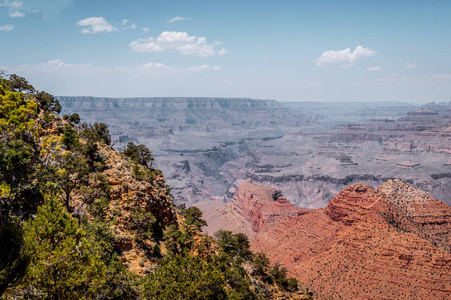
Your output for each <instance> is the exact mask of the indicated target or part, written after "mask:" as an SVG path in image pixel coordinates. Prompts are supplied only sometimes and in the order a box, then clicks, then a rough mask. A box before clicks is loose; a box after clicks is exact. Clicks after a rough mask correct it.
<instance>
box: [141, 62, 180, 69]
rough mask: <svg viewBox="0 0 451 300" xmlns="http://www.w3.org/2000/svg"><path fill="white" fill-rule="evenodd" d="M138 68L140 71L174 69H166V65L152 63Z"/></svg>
mask: <svg viewBox="0 0 451 300" xmlns="http://www.w3.org/2000/svg"><path fill="white" fill-rule="evenodd" d="M139 68H141V69H153V70H172V69H174V68H172V67H168V66H166V65H164V64H162V63H153V62H150V63H148V64H145V65H142V66H140V67H139Z"/></svg>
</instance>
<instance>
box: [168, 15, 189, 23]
mask: <svg viewBox="0 0 451 300" xmlns="http://www.w3.org/2000/svg"><path fill="white" fill-rule="evenodd" d="M186 20H188V18H186V17H179V16H177V17H173V18H172V19H170V20H168V23H174V22H178V21H186Z"/></svg>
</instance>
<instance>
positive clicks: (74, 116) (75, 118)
mask: <svg viewBox="0 0 451 300" xmlns="http://www.w3.org/2000/svg"><path fill="white" fill-rule="evenodd" d="M63 120H66V121H68V122H70V123H74V124H80V121H81V120H80V115H79V114H77V113H73V114H71V115H70V116H69V115H64V116H63Z"/></svg>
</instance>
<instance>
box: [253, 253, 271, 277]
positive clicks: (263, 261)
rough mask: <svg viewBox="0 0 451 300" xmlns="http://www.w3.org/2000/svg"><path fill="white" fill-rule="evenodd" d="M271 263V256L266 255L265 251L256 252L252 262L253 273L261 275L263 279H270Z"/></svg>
mask: <svg viewBox="0 0 451 300" xmlns="http://www.w3.org/2000/svg"><path fill="white" fill-rule="evenodd" d="M269 263H270V261H269V258H267V257H266V254H265V253H261V252H259V253H257V254H255V257H254V260H253V262H252V273H253V275H257V276H259V277H260V278H261V279H262V280H263V281H268V279H269Z"/></svg>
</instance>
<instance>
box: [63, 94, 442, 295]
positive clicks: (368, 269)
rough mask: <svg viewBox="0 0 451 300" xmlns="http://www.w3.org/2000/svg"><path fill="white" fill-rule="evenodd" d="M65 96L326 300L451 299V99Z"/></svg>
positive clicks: (72, 108) (215, 225) (220, 223)
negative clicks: (145, 150) (143, 149)
mask: <svg viewBox="0 0 451 300" xmlns="http://www.w3.org/2000/svg"><path fill="white" fill-rule="evenodd" d="M59 99H60V101H61V103H62V105H63V107H64V111H63V113H65V114H71V113H75V112H77V113H79V114H80V116H81V118H82V120H84V121H88V122H91V123H93V122H105V123H107V124H108V125H109V128H110V131H111V134H112V137H113V140H114V145H113V146H114V147H115V148H117V149H122V148H123V147H124V146H125V145H126V144H127V143H128V142H135V143H143V144H145V145H146V146H148V147H149V148H150V149H151V150H152V151H153V155H154V157H155V164H156V166H157V167H158V168H161V169H162V170H163V172H164V174H165V177H166V179H167V183H168V184H169V185H170V186H171V194H172V195H173V196H174V199H175V202H176V203H177V204H186V205H188V206H190V205H196V206H197V207H199V208H200V209H201V210H202V212H203V217H204V219H206V221H207V224H208V226H207V227H205V228H204V231H206V232H207V233H209V234H211V235H212V234H214V233H215V232H217V231H218V230H231V231H233V232H241V233H244V234H246V235H247V236H248V237H249V240H250V242H251V248H252V250H253V251H255V252H264V253H265V254H266V255H267V256H268V257H269V258H270V259H271V261H272V262H273V263H277V264H280V265H281V266H283V267H286V268H287V270H288V273H289V275H290V276H293V277H295V278H297V279H298V280H300V281H301V282H302V283H303V285H304V286H306V287H308V288H309V289H310V290H311V291H313V292H314V295H315V297H316V298H319V299H343V298H348V299H349V298H352V299H369V298H370V299H449V297H451V223H450V220H451V208H450V206H449V205H450V204H451V102H450V103H439V104H435V103H432V104H427V105H423V106H414V105H411V104H407V103H392V104H386V103H380V104H377V103H353V104H352V105H349V104H348V105H344V104H343V103H329V104H324V103H282V102H277V101H274V100H253V99H226V98H133V99H132V98H129V99H111V98H105V99H102V98H92V97H60V98H59ZM373 187H377V188H373Z"/></svg>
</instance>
